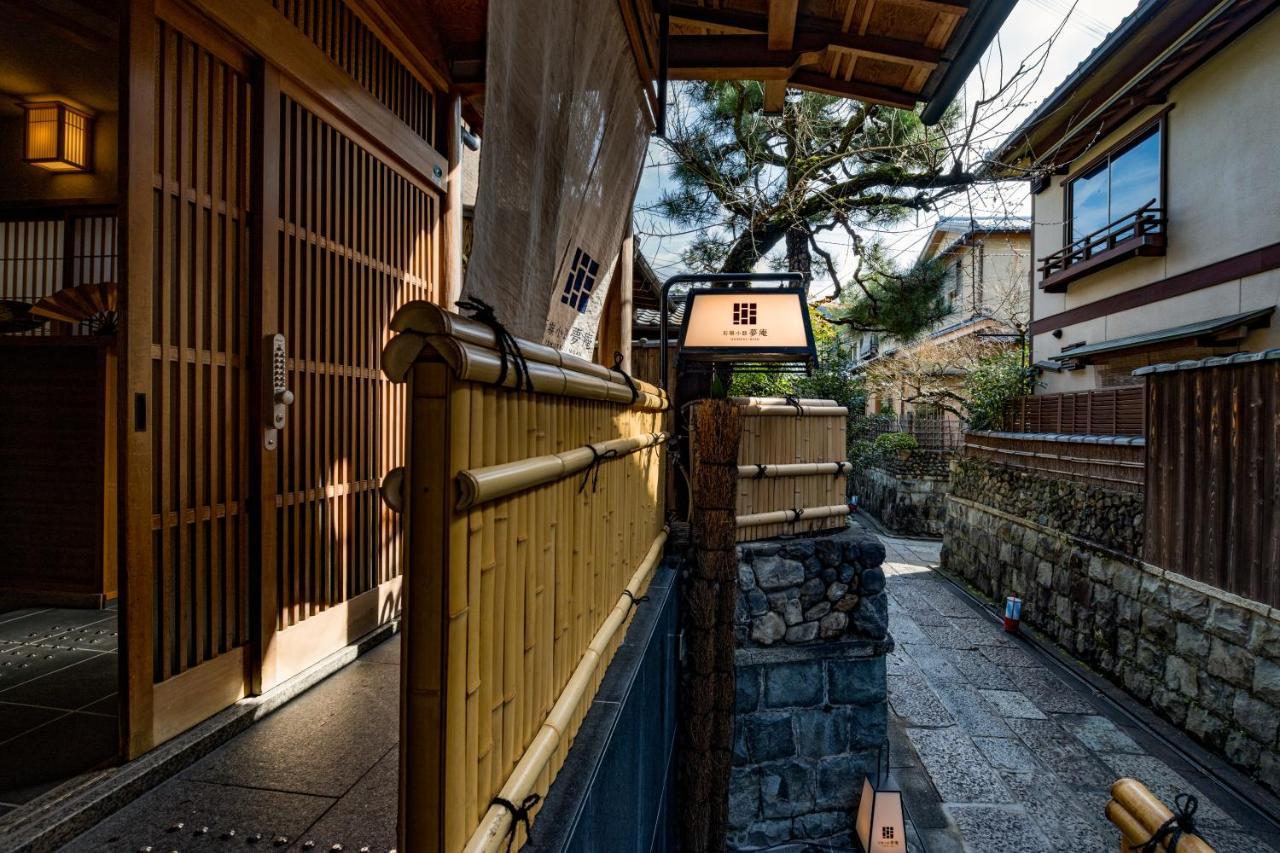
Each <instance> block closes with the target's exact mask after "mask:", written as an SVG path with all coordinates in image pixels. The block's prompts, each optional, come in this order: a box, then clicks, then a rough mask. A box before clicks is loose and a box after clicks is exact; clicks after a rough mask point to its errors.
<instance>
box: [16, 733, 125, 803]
mask: <svg viewBox="0 0 1280 853" xmlns="http://www.w3.org/2000/svg"><path fill="white" fill-rule="evenodd" d="M7 734H8V733H7V732H6V733H5V735H7ZM0 737H4V735H0ZM119 737H120V732H119V723H118V722H117V720H116V718H115V717H109V716H105V715H99V714H75V713H71V714H64V713H61V712H57V711H55V712H54V715H53V719H51V720H50V721H49V722H47V723H45V724H44V725H41V726H38V727H36V728H33V729H30V730H28V731H27V733H26V734H25V735H23V736H22V737H15V738H14V739H13V740H7V738H5V739H6V740H7V742H6V743H5V744H4V746H3V747H2V748H3V750H4V760H3V761H0V802H5V803H26V802H29V801H30V800H32V799H34V798H35V797H37V796H39V795H40V794H43V793H44V792H46V791H48V790H51V789H52V788H54V787H56V786H57V785H59V784H61V783H62V782H65V781H66V780H68V779H70V778H72V777H73V776H78V775H80V774H81V773H84V772H86V771H89V770H95V769H97V768H99V767H102V766H104V765H106V764H108V763H110V762H111V761H113V760H114V759H115V757H116V753H117V750H118V748H119Z"/></svg>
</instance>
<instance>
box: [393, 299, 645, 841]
mask: <svg viewBox="0 0 1280 853" xmlns="http://www.w3.org/2000/svg"><path fill="white" fill-rule="evenodd" d="M392 329H393V331H395V332H397V333H398V334H397V335H396V337H394V338H393V339H392V340H391V341H390V342H389V343H388V345H387V347H386V349H385V350H384V352H383V370H384V372H385V373H386V374H387V376H388V377H389V378H391V379H392V380H393V381H396V382H407V383H409V386H410V389H409V397H410V399H411V400H412V405H411V407H410V411H409V415H408V424H407V433H406V435H407V441H406V446H407V448H408V451H407V452H408V459H407V461H406V465H405V469H404V471H403V472H402V473H399V474H396V475H394V476H390V477H388V478H387V481H386V482H385V483H384V494H386V495H387V497H388V499H389V503H392V504H399V507H400V510H401V511H402V512H403V513H404V514H405V516H406V520H407V522H408V523H407V524H406V526H405V530H406V534H405V535H406V541H405V542H404V547H405V549H406V565H407V567H408V572H407V583H406V600H405V604H404V613H405V617H404V630H405V637H404V644H403V648H404V651H403V661H402V669H403V676H402V677H403V681H404V685H403V686H404V690H403V695H404V699H403V707H402V714H401V729H402V731H401V735H402V738H401V774H402V776H401V778H402V787H401V803H400V820H401V849H407V850H413V851H437V850H440V851H450V853H453V851H460V850H464V849H465V850H467V851H494V850H503V849H506V845H507V839H508V836H509V834H511V833H515V834H516V838H515V844H514V848H515V849H518V848H519V846H520V845H521V844H522V843H523V842H524V838H525V835H524V828H523V825H522V824H521V823H520V821H518V820H516V819H515V816H514V815H513V813H512V810H511V809H510V808H508V807H506V806H505V805H502V804H499V803H497V802H496V799H495V798H501V800H503V801H505V802H507V803H510V804H512V805H513V806H515V807H516V808H517V809H518V808H519V807H521V806H522V805H524V804H526V803H531V802H532V800H531V799H528V798H530V797H531V795H534V794H538V795H542V794H545V793H546V791H547V788H548V786H549V785H550V784H551V782H552V780H553V779H554V778H555V775H556V773H557V771H558V770H559V768H560V766H561V765H562V763H563V761H564V758H565V755H566V754H567V752H568V750H569V746H570V744H571V743H572V740H573V737H574V734H575V732H576V731H577V729H578V726H579V725H580V723H581V721H582V719H583V717H584V715H585V714H586V711H587V709H588V708H589V707H590V704H591V700H592V698H593V697H594V695H595V693H596V690H597V689H598V687H599V684H600V680H601V677H602V675H603V673H604V671H605V669H606V668H607V666H608V664H609V661H610V659H611V657H612V655H613V653H614V651H615V650H616V648H617V647H618V645H619V644H620V642H621V640H622V637H623V636H624V634H625V633H626V627H627V624H628V623H629V620H630V618H631V615H632V613H633V610H634V608H635V607H636V606H640V605H639V604H638V601H639V600H641V599H642V597H643V594H644V591H645V589H646V587H647V586H648V583H649V579H650V577H651V576H652V574H653V572H654V569H655V568H656V566H657V564H658V563H659V561H660V560H661V557H662V550H663V545H664V544H665V542H666V532H665V528H664V526H663V521H662V498H661V496H662V486H663V482H662V477H663V464H662V463H663V459H662V456H663V452H664V450H663V446H664V444H665V442H666V441H667V439H668V436H667V434H666V433H665V432H663V431H662V419H663V416H664V413H665V412H666V411H667V409H668V407H669V404H668V401H667V398H666V395H665V393H664V392H662V391H661V390H659V389H658V388H656V387H654V386H652V385H650V384H648V383H645V382H641V381H636V382H634V387H633V385H631V384H628V382H627V379H626V377H624V376H623V375H622V374H620V373H618V372H615V371H611V370H609V369H608V368H605V367H602V366H600V365H597V364H593V363H591V362H587V361H584V360H582V359H577V358H573V357H571V356H567V355H564V354H563V353H560V352H558V351H556V350H553V349H549V348H547V347H543V346H540V345H537V344H533V343H530V342H527V341H516V344H517V345H518V347H519V350H520V353H521V354H522V355H523V358H524V359H525V360H526V361H525V363H526V364H527V379H528V381H529V382H530V383H531V384H532V390H529V389H528V388H527V387H524V385H523V383H522V382H521V378H520V377H521V373H522V371H521V370H520V369H519V368H518V367H517V360H516V359H514V358H513V357H511V356H510V355H508V356H504V355H503V351H502V350H501V349H500V347H501V346H502V344H500V343H499V342H498V341H497V340H496V338H495V334H494V332H493V331H492V330H491V329H490V328H489V327H488V326H486V325H484V324H482V323H479V322H476V321H473V320H468V319H464V318H462V317H459V316H457V315H455V314H451V313H449V312H446V311H443V310H442V309H440V308H437V307H435V306H433V305H429V304H427V303H412V304H410V305H407V306H405V307H404V308H402V309H401V310H400V311H399V312H398V313H397V314H396V316H395V319H394V320H393V321H392ZM504 361H505V364H506V367H505V369H504V367H503V365H504ZM531 812H532V813H533V814H535V815H536V805H535V806H533V807H532V808H531Z"/></svg>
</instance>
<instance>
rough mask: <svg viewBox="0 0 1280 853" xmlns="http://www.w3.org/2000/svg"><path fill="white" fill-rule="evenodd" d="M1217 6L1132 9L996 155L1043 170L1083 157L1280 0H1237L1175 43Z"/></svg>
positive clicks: (1203, 0) (1179, 1) (1181, 1)
mask: <svg viewBox="0 0 1280 853" xmlns="http://www.w3.org/2000/svg"><path fill="white" fill-rule="evenodd" d="M1217 5H1218V3H1216V2H1212V0H1166V2H1150V0H1149V2H1148V4H1147V8H1145V9H1144V8H1141V7H1140V8H1139V9H1138V11H1136V12H1135V13H1134V15H1135V20H1134V22H1133V24H1134V25H1133V26H1131V27H1129V28H1128V31H1125V32H1121V31H1122V30H1125V29H1126V26H1125V24H1121V27H1120V28H1118V29H1117V31H1116V33H1113V36H1112V37H1111V39H1114V44H1111V45H1108V43H1107V42H1104V43H1103V44H1102V45H1101V46H1099V48H1098V50H1097V51H1096V52H1095V55H1094V56H1091V57H1090V58H1089V59H1086V60H1085V62H1084V63H1083V64H1082V65H1081V67H1080V68H1079V69H1078V70H1077V71H1076V72H1075V73H1074V74H1073V75H1072V77H1075V78H1078V79H1074V80H1073V79H1072V78H1071V77H1069V78H1068V79H1067V80H1066V81H1064V83H1063V85H1062V86H1061V87H1060V88H1059V91H1057V92H1055V93H1054V94H1052V95H1050V96H1049V98H1047V99H1046V100H1045V101H1044V103H1042V104H1041V105H1040V107H1039V108H1038V109H1037V110H1036V112H1035V113H1034V114H1033V115H1032V116H1031V118H1029V119H1028V120H1027V121H1026V122H1025V123H1024V124H1023V126H1022V127H1020V128H1018V130H1016V131H1014V132H1013V133H1012V134H1011V135H1010V137H1009V139H1008V141H1006V142H1005V144H1004V146H1003V147H1002V148H1001V150H1000V151H999V152H998V153H997V154H996V157H995V159H996V160H998V161H999V162H1000V163H1003V164H1006V166H1010V167H1018V168H1019V169H1030V170H1033V171H1036V172H1044V173H1048V172H1052V171H1054V170H1055V169H1057V168H1058V165H1059V164H1067V163H1072V162H1074V161H1076V160H1078V159H1079V158H1080V157H1082V156H1086V155H1087V154H1088V152H1089V151H1090V150H1091V149H1092V148H1094V147H1095V146H1097V145H1099V144H1101V143H1103V142H1104V141H1105V139H1106V137H1107V136H1108V135H1110V134H1111V133H1112V132H1114V131H1115V130H1117V129H1118V128H1120V127H1122V126H1123V125H1124V124H1125V122H1127V121H1129V120H1130V119H1131V118H1133V117H1135V116H1136V115H1138V114H1139V113H1140V112H1141V111H1142V110H1144V109H1146V108H1148V107H1150V106H1153V105H1157V104H1162V103H1164V102H1165V100H1166V98H1167V97H1168V94H1169V91H1170V90H1171V89H1172V88H1173V87H1174V86H1175V85H1176V84H1177V83H1178V82H1180V81H1181V80H1183V79H1184V78H1186V76H1187V75H1188V74H1190V73H1192V72H1193V71H1194V70H1195V69H1196V68H1198V67H1199V66H1200V65H1202V64H1203V63H1204V62H1205V61H1206V60H1208V59H1209V58H1210V57H1211V56H1213V55H1214V54H1216V53H1217V52H1218V51H1219V50H1221V49H1222V48H1223V47H1225V46H1226V45H1227V44H1229V43H1230V42H1231V41H1232V40H1233V39H1235V38H1236V37H1237V36H1239V35H1240V34H1241V33H1242V32H1244V31H1245V30H1246V29H1248V28H1249V27H1250V26H1252V25H1253V24H1254V23H1256V22H1257V21H1258V20H1260V19H1261V18H1262V17H1263V16H1265V15H1266V14H1268V13H1269V12H1271V11H1273V10H1275V9H1276V8H1277V7H1280V0H1236V2H1234V3H1232V4H1231V5H1230V6H1229V7H1227V8H1226V9H1224V10H1222V11H1221V13H1220V14H1219V15H1218V16H1217V17H1216V18H1214V19H1213V20H1212V21H1210V22H1208V23H1207V24H1206V25H1205V26H1204V27H1202V28H1201V31H1200V32H1199V33H1197V34H1196V35H1195V36H1193V37H1191V38H1190V39H1188V40H1186V41H1185V42H1184V43H1183V44H1181V45H1178V42H1179V40H1180V39H1181V37H1182V36H1183V35H1184V34H1186V33H1188V32H1190V31H1191V30H1192V29H1193V28H1196V27H1197V25H1198V24H1200V22H1201V21H1202V20H1203V19H1205V18H1206V17H1207V16H1208V15H1209V14H1210V13H1211V12H1212V10H1213V9H1214V8H1215V7H1216V6H1217ZM1126 23H1128V22H1126ZM1111 39H1109V41H1110V40H1111ZM1166 54H1167V55H1166Z"/></svg>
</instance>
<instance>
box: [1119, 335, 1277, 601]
mask: <svg viewBox="0 0 1280 853" xmlns="http://www.w3.org/2000/svg"><path fill="white" fill-rule="evenodd" d="M1167 367H1175V368H1177V369H1171V370H1170V369H1163V368H1167ZM1143 372H1144V373H1145V374H1146V379H1147V406H1148V411H1149V423H1148V428H1147V497H1146V511H1145V521H1146V525H1147V532H1146V538H1145V540H1144V541H1145V545H1144V549H1143V550H1144V553H1143V557H1144V559H1145V560H1146V561H1147V562H1148V563H1151V564H1153V565H1156V566H1159V567H1161V568H1164V569H1168V570H1170V571H1174V572H1177V573H1179V574H1182V575H1186V576H1187V577H1189V578H1192V579H1194V580H1198V581H1202V582H1204V583H1206V584H1210V585H1212V586H1215V587H1217V588H1219V589H1223V590H1226V591H1227V592H1232V593H1235V594H1237V595H1241V596H1244V597H1245V598H1250V599H1253V600H1254V601H1259V602H1262V603H1263V604H1268V605H1270V606H1272V607H1280V501H1277V488H1278V487H1277V483H1280V390H1278V389H1280V350H1269V351H1268V352H1266V353H1261V354H1259V355H1255V356H1232V357H1229V358H1221V359H1205V360H1204V361H1202V362H1190V363H1179V365H1176V366H1173V365H1162V366H1160V367H1158V368H1145V369H1144V370H1143Z"/></svg>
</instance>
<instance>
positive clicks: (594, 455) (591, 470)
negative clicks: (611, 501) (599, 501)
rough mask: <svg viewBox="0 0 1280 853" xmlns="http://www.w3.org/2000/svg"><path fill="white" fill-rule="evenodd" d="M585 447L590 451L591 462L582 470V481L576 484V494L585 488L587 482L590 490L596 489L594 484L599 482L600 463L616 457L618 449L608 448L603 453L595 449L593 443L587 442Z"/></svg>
mask: <svg viewBox="0 0 1280 853" xmlns="http://www.w3.org/2000/svg"><path fill="white" fill-rule="evenodd" d="M587 449H588V450H590V451H591V462H590V463H589V464H588V465H587V467H586V470H585V471H583V472H582V482H581V483H579V484H578V494H582V492H583V490H584V489H586V487H587V483H588V482H589V483H591V491H593V492H594V491H595V490H596V486H597V485H599V483H600V465H601V463H603V462H604V461H605V460H606V459H617V458H618V451H617V450H616V449H614V448H610V449H608V450H606V451H604V452H603V453H601V452H600V451H599V450H596V446H595V445H594V444H588V445H587Z"/></svg>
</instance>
